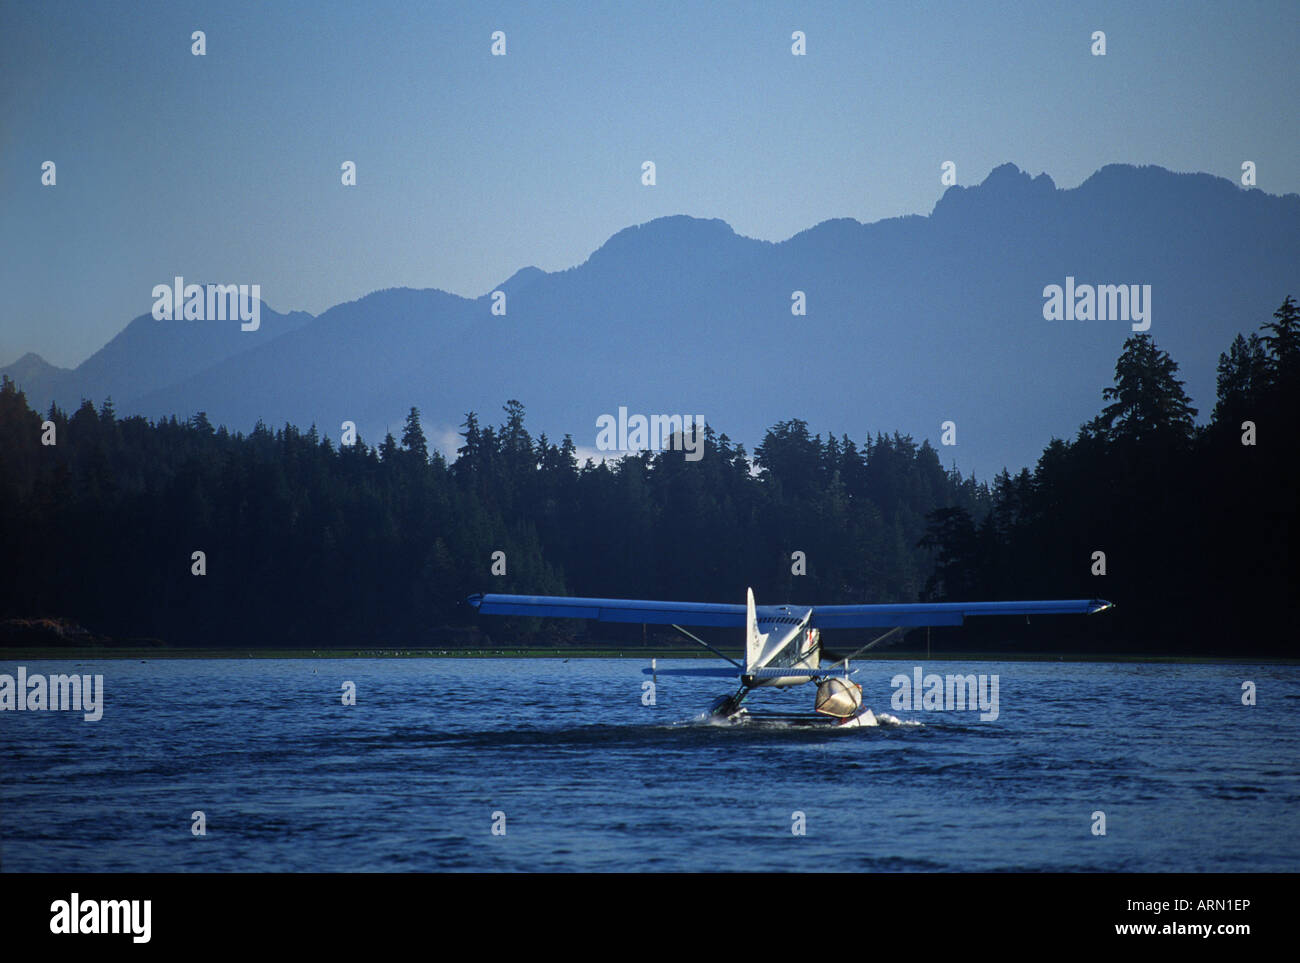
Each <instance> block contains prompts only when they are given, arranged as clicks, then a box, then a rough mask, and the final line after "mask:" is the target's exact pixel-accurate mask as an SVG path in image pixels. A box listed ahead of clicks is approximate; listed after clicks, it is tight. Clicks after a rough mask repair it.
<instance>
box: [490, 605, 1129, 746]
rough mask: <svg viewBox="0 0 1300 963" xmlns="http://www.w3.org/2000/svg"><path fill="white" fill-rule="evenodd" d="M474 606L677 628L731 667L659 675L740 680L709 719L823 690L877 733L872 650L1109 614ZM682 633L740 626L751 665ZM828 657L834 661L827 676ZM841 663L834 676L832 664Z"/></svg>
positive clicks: (832, 705) (848, 720) (854, 721)
mask: <svg viewBox="0 0 1300 963" xmlns="http://www.w3.org/2000/svg"><path fill="white" fill-rule="evenodd" d="M469 604H470V605H472V606H474V608H476V609H478V611H479V612H481V613H483V614H484V615H514V616H523V617H529V618H536V617H542V618H558V619H594V620H595V621H597V622H633V623H635V622H640V623H642V624H646V625H671V626H672V627H673V628H675V629H677V631H679V632H681V633H682V634H683V635H685V636H686V637H687V638H689V639H691V640H692V641H693V642H696V643H698V644H699V645H702V646H704V647H705V648H706V649H708V650H709V651H710V652H712V653H714V654H715V655H717V656H718V657H719V658H721V659H725V660H726V661H727V662H730V663H731V665H732V666H733V668H731V669H654V668H651V669H646V670H645V672H646V673H647V674H650V673H652V672H655V673H656V674H659V675H710V676H726V677H728V678H737V679H738V680H739V683H740V688H739V689H738V690H737V691H736V692H735V693H734V694H733V695H723V696H719V697H718V698H717V699H715V700H714V702H713V704H712V706H710V711H711V713H712V714H713V715H714V716H717V717H720V718H723V719H728V720H732V721H737V720H739V719H740V718H741V717H743V716H744V715H745V714H746V713H747V710H746V709H745V708H744V707H743V705H742V703H743V702H744V700H745V698H746V697H747V696H748V695H749V694H750V692H751V691H752V690H754V689H758V688H764V687H769V686H774V687H777V688H786V687H788V686H794V685H802V684H804V683H805V682H815V683H817V696H816V699H815V701H814V703H813V709H814V711H815V712H816V713H818V714H820V715H821V716H822V717H824V718H825V719H826V721H827V722H833V723H835V724H837V725H842V726H872V725H875V724H876V719H875V716H874V715H873V714H872V712H871V710H870V709H869V708H865V707H863V705H862V687H861V686H860V685H858V684H856V683H854V682H852V681H850V679H849V668H848V665H849V661H850V660H851V659H855V658H857V657H858V656H860V655H862V654H863V653H864V652H867V651H869V650H871V649H874V648H877V647H879V646H882V645H889V644H892V643H894V642H897V641H898V640H899V639H901V638H902V637H903V635H904V634H905V633H906V632H907V631H908V630H909V629H914V628H918V627H924V626H937V625H961V624H962V623H963V622H964V621H965V620H966V618H967V617H972V616H992V615H1024V616H1032V615H1090V614H1092V613H1094V612H1101V611H1104V610H1106V609H1108V608H1111V603H1110V602H1107V601H1104V600H1102V599H1066V600H1054V601H1039V602H921V603H906V604H900V605H761V606H760V605H755V604H754V591H753V589H749V590H747V592H746V600H745V604H744V605H733V604H727V603H715V602H655V601H648V600H645V599H589V598H565V597H559V596H546V595H471V596H470V597H469ZM683 625H691V626H709V627H713V628H743V629H744V631H745V648H744V661H743V662H737V661H736V660H735V659H733V658H731V657H730V656H727V655H724V654H723V653H722V652H719V651H718V650H717V649H715V648H714V647H713V646H711V645H709V643H707V642H705V641H704V640H703V639H700V638H698V637H696V636H695V635H692V634H691V633H690V632H687V631H686V630H685V629H684V628H682V626H683ZM861 628H875V629H887V631H885V632H884V634H882V635H880V636H878V637H877V638H875V639H873V640H872V641H870V642H868V643H867V644H866V645H863V646H862V647H861V648H859V649H857V650H856V651H854V652H851V653H849V654H847V655H838V654H833V653H830V652H827V651H825V650H823V649H822V644H821V630H822V629H861ZM823 657H829V662H828V663H827V665H829V666H830V667H831V668H827V667H825V666H824V665H823ZM836 665H841V667H842V671H841V672H839V673H838V674H836V673H835V672H833V671H832V669H833V668H834V666H836Z"/></svg>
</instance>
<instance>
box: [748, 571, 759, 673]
mask: <svg viewBox="0 0 1300 963" xmlns="http://www.w3.org/2000/svg"><path fill="white" fill-rule="evenodd" d="M762 654H763V637H762V636H761V635H759V633H758V613H757V612H756V611H755V610H754V590H753V589H752V588H749V589H745V671H746V672H748V671H749V670H750V669H752V668H755V667H756V666H757V665H758V660H759V656H761V655H762Z"/></svg>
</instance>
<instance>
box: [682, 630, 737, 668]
mask: <svg viewBox="0 0 1300 963" xmlns="http://www.w3.org/2000/svg"><path fill="white" fill-rule="evenodd" d="M673 628H675V629H676V630H677V631H678V632H680V633H681V634H682V635H684V636H686V637H687V638H688V639H690V640H691V641H692V642H698V643H699V644H700V645H702V646H704V647H705V648H706V649H708V650H709V651H710V652H712V653H713V654H714V655H716V656H717V657H718V658H719V659H726V660H727V661H728V662H730V663H731V664H732V665H734V666H735V667H736V668H737V669H743V668H744V666H742V665H741V664H740V663H739V662H737V661H736V660H735V659H733V658H731V656H728V655H723V654H722V653H721V652H719V651H718V650H717V649H715V648H714V647H713V646H711V645H709V643H707V642H705V641H704V640H703V639H701V638H700V637H699V636H697V635H691V633H689V632H687V631H686V630H685V629H684V628H682V627H681V626H680V625H674V626H673Z"/></svg>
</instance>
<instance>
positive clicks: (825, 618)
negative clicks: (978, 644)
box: [812, 599, 1111, 629]
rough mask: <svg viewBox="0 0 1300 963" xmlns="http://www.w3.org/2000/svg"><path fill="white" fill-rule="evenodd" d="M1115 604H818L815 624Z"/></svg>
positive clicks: (1086, 610) (1051, 611) (1084, 611)
mask: <svg viewBox="0 0 1300 963" xmlns="http://www.w3.org/2000/svg"><path fill="white" fill-rule="evenodd" d="M1110 607H1111V603H1109V602H1107V601H1105V600H1104V599H1055V600H1048V601H1038V602H919V603H912V604H903V605H818V606H816V607H814V608H813V617H812V624H813V625H815V626H817V628H819V629H862V628H871V627H876V628H893V627H895V626H900V625H905V626H923V625H961V624H962V622H963V621H964V620H965V619H966V618H968V617H970V616H980V615H1090V614H1092V613H1093V612H1101V611H1103V610H1105V609H1108V608H1110Z"/></svg>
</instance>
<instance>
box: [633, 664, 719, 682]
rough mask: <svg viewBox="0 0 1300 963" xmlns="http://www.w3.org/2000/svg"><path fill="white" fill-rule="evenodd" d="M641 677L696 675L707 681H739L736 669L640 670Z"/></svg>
mask: <svg viewBox="0 0 1300 963" xmlns="http://www.w3.org/2000/svg"><path fill="white" fill-rule="evenodd" d="M641 674H642V675H696V676H702V677H705V678H709V679H739V678H740V672H739V671H737V670H736V669H723V668H717V669H708V668H704V667H703V666H701V667H700V668H698V669H650V668H645V669H642V670H641Z"/></svg>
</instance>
